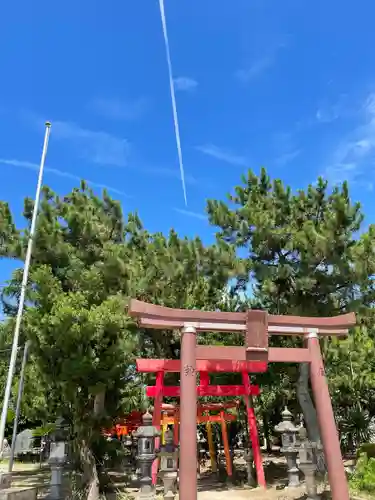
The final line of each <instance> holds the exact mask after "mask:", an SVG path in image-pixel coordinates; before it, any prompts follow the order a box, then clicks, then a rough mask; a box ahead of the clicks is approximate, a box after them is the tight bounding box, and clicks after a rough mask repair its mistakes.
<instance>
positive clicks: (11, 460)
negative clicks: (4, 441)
mask: <svg viewBox="0 0 375 500" xmlns="http://www.w3.org/2000/svg"><path fill="white" fill-rule="evenodd" d="M29 347H30V340H28V341H27V342H26V344H25V347H24V350H23V359H22V366H21V376H20V382H19V385H18V394H17V407H16V414H15V416H14V420H13V436H12V446H11V449H10V457H9V467H8V472H12V471H13V463H14V452H15V451H16V440H17V430H18V420H19V418H20V411H21V401H22V393H23V384H24V380H25V368H26V363H27V355H28V353H29Z"/></svg>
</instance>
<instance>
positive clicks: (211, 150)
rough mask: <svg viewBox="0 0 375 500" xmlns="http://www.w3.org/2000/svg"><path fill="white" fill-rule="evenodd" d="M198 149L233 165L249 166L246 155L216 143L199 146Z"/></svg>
mask: <svg viewBox="0 0 375 500" xmlns="http://www.w3.org/2000/svg"><path fill="white" fill-rule="evenodd" d="M196 149H197V150H198V151H200V152H201V153H203V154H205V155H208V156H212V157H213V158H216V159H217V160H220V161H223V162H225V163H230V164H231V165H238V166H240V167H247V166H248V160H247V159H246V158H245V157H244V156H239V155H237V154H235V153H233V152H231V151H228V150H225V149H222V148H219V147H218V146H215V145H214V144H205V145H203V146H197V147H196Z"/></svg>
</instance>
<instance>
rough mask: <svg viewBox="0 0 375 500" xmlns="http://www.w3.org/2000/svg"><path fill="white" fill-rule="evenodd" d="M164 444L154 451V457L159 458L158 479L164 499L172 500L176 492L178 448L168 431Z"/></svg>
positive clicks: (171, 433)
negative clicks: (160, 481) (162, 488)
mask: <svg viewBox="0 0 375 500" xmlns="http://www.w3.org/2000/svg"><path fill="white" fill-rule="evenodd" d="M164 439H165V444H163V445H162V446H161V447H160V450H157V451H156V455H157V456H158V457H160V471H159V477H160V478H161V479H162V481H163V486H164V498H165V499H171V500H172V499H173V498H174V496H175V493H176V490H177V474H178V456H179V450H178V446H176V445H175V444H174V439H173V432H172V431H171V430H168V431H167V432H166V433H165V435H164Z"/></svg>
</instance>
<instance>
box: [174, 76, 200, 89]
mask: <svg viewBox="0 0 375 500" xmlns="http://www.w3.org/2000/svg"><path fill="white" fill-rule="evenodd" d="M173 81H174V86H175V89H176V90H180V91H185V92H187V91H191V90H195V89H196V88H197V86H198V82H197V81H196V80H194V78H189V77H188V76H180V77H178V78H174V80H173Z"/></svg>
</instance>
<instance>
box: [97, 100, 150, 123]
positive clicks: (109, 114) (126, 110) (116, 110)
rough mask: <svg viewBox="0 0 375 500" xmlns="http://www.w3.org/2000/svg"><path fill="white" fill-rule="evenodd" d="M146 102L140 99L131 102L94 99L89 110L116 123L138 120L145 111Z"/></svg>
mask: <svg viewBox="0 0 375 500" xmlns="http://www.w3.org/2000/svg"><path fill="white" fill-rule="evenodd" d="M147 107H148V102H147V100H146V99H145V98H143V97H140V98H138V99H133V100H130V99H129V100H120V99H103V98H102V99H99V98H98V99H94V100H93V101H92V102H91V103H90V104H89V108H90V109H91V110H92V111H93V112H94V113H96V114H98V115H100V116H102V117H104V118H108V119H110V120H117V121H132V120H138V119H139V118H141V117H142V116H144V114H145V113H146V111H147Z"/></svg>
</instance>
